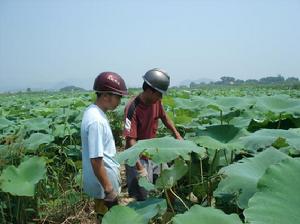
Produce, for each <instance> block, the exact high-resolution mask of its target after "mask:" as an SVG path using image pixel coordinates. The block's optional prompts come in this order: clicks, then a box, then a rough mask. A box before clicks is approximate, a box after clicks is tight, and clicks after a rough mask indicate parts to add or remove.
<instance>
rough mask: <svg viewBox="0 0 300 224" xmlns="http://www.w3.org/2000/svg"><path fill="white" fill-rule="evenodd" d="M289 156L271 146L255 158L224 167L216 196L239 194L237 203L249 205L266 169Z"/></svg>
mask: <svg viewBox="0 0 300 224" xmlns="http://www.w3.org/2000/svg"><path fill="white" fill-rule="evenodd" d="M286 158H288V156H287V155H286V154H284V153H282V152H279V151H278V150H276V149H274V148H269V149H267V150H265V151H263V152H261V153H259V154H257V155H255V157H253V158H245V159H242V160H240V161H239V162H238V163H234V164H231V165H229V166H227V167H224V168H222V169H221V170H220V171H219V174H224V175H225V178H224V179H222V180H221V181H220V183H219V185H218V188H217V189H216V190H215V191H214V196H215V197H223V196H225V197H226V196H227V195H233V196H234V195H236V196H237V205H238V206H239V207H240V208H241V209H244V208H247V207H248V201H249V199H250V198H251V197H252V196H253V195H254V193H255V192H256V191H257V188H256V185H257V182H258V180H259V178H260V177H261V176H262V175H263V174H264V172H265V170H266V169H267V168H268V167H269V166H270V165H271V164H275V163H278V162H280V161H281V160H283V159H286Z"/></svg>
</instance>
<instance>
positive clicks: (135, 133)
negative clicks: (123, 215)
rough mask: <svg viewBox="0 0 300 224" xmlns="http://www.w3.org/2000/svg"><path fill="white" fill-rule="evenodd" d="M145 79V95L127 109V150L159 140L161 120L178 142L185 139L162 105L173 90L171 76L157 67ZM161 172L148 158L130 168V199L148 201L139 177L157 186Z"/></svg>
mask: <svg viewBox="0 0 300 224" xmlns="http://www.w3.org/2000/svg"><path fill="white" fill-rule="evenodd" d="M143 79H144V83H143V92H142V93H141V94H139V95H138V96H136V97H135V98H134V99H133V100H131V101H130V102H129V103H128V104H127V105H126V107H125V128H124V136H125V138H126V146H125V148H126V149H128V148H130V147H131V146H133V145H134V144H135V143H136V142H137V141H138V140H143V139H151V138H155V137H156V133H157V129H158V119H161V121H162V122H163V124H164V125H165V126H166V127H167V128H168V129H169V130H170V131H171V132H172V133H173V135H174V136H175V138H176V139H182V137H181V135H180V134H179V132H178V131H177V130H176V128H175V126H174V124H173V122H172V121H171V120H170V118H169V117H168V116H167V114H166V113H165V111H164V108H163V106H162V104H161V99H162V96H163V94H164V93H165V92H166V91H167V89H168V87H169V84H170V77H169V76H168V74H167V73H166V72H165V71H163V70H161V69H158V68H155V69H151V70H149V71H148V72H146V74H145V75H144V76H143ZM159 173H160V170H159V167H158V166H157V165H155V164H154V163H153V162H152V161H151V160H149V159H148V158H146V157H141V158H140V160H138V161H137V163H136V166H135V167H130V166H126V180H127V186H128V193H129V196H130V197H134V198H136V199H137V200H138V201H143V200H146V198H147V195H148V192H147V191H146V190H145V189H144V188H142V187H140V186H139V185H138V177H143V176H144V177H148V180H149V181H150V182H151V183H153V176H154V175H158V174H159Z"/></svg>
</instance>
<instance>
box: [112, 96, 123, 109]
mask: <svg viewBox="0 0 300 224" xmlns="http://www.w3.org/2000/svg"><path fill="white" fill-rule="evenodd" d="M109 98H110V99H109V102H110V108H109V109H110V110H114V109H116V108H117V106H119V104H120V102H121V98H122V96H120V95H116V94H111V95H109Z"/></svg>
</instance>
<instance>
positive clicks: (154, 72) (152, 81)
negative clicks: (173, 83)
mask: <svg viewBox="0 0 300 224" xmlns="http://www.w3.org/2000/svg"><path fill="white" fill-rule="evenodd" d="M143 79H144V81H145V82H146V83H147V84H148V85H149V86H151V87H152V88H153V89H156V90H157V91H159V92H161V93H163V94H164V93H165V92H166V91H167V89H168V87H169V85H170V76H169V75H168V74H167V73H166V72H165V71H164V70H162V69H159V68H153V69H151V70H149V71H148V72H146V74H145V75H144V76H143Z"/></svg>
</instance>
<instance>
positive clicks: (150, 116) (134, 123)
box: [123, 96, 166, 140]
mask: <svg viewBox="0 0 300 224" xmlns="http://www.w3.org/2000/svg"><path fill="white" fill-rule="evenodd" d="M165 116H166V113H165V111H164V108H163V106H162V104H161V101H157V102H156V103H154V104H152V105H146V104H144V103H143V101H142V100H141V99H140V97H139V96H137V97H135V98H134V99H133V100H131V101H130V102H129V103H128V104H127V105H126V107H125V128H124V132H123V134H124V136H125V137H130V138H134V139H136V140H142V139H149V138H154V137H155V136H156V132H157V129H158V119H159V118H160V119H161V118H163V117H165Z"/></svg>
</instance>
